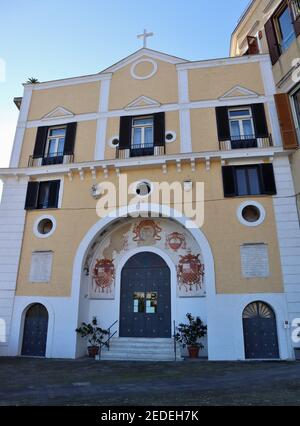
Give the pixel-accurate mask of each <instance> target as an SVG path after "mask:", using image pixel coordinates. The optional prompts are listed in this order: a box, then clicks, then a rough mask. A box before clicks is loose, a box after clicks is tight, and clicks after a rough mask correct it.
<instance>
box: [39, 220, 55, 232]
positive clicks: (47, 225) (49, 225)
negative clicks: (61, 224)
mask: <svg viewBox="0 0 300 426" xmlns="http://www.w3.org/2000/svg"><path fill="white" fill-rule="evenodd" d="M52 229H53V222H52V220H50V219H43V220H41V221H40V223H39V224H38V232H39V233H40V234H42V235H47V234H49V233H50V232H51V231H52Z"/></svg>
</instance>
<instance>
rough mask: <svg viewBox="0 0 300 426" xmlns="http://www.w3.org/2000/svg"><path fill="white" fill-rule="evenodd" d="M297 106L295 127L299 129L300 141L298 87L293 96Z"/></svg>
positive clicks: (299, 94)
mask: <svg viewBox="0 0 300 426" xmlns="http://www.w3.org/2000/svg"><path fill="white" fill-rule="evenodd" d="M292 98H293V102H294V106H295V115H296V120H295V127H296V131H297V136H298V141H300V89H298V90H297V91H296V92H295V93H294V94H293V96H292Z"/></svg>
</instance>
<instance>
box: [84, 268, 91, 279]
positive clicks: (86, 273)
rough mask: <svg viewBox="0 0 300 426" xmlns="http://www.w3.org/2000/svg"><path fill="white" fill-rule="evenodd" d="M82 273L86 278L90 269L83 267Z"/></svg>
mask: <svg viewBox="0 0 300 426" xmlns="http://www.w3.org/2000/svg"><path fill="white" fill-rule="evenodd" d="M83 272H84V275H85V276H86V277H88V276H89V275H90V268H89V267H88V266H85V267H84V268H83Z"/></svg>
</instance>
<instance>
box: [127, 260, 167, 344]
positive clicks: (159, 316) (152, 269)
mask: <svg viewBox="0 0 300 426" xmlns="http://www.w3.org/2000/svg"><path fill="white" fill-rule="evenodd" d="M120 337H146V338H169V337H171V279H170V269H169V267H168V265H167V264H166V262H165V261H164V260H163V259H162V258H161V257H160V256H158V255H157V254H155V253H151V252H143V253H138V254H136V255H134V256H133V257H131V258H130V259H129V260H128V262H127V263H126V264H125V265H124V267H123V269H122V274H121V298H120Z"/></svg>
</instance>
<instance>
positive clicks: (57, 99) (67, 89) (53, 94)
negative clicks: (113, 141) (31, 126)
mask: <svg viewBox="0 0 300 426" xmlns="http://www.w3.org/2000/svg"><path fill="white" fill-rule="evenodd" d="M99 93H100V82H95V83H86V84H77V85H74V86H64V87H57V88H51V89H46V90H34V91H33V93H32V100H31V105H30V110H29V115H28V120H29V121H31V120H40V119H41V118H43V117H44V116H45V115H46V114H48V113H49V112H51V111H53V110H54V109H55V108H56V107H58V106H61V107H63V108H66V109H67V110H69V111H71V112H72V113H73V114H87V113H92V112H97V111H98V106H99Z"/></svg>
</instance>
